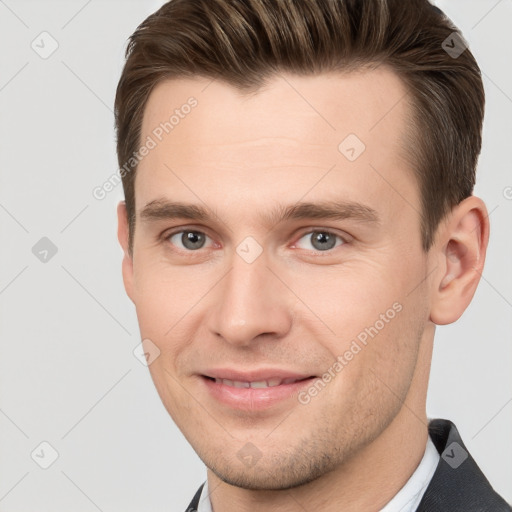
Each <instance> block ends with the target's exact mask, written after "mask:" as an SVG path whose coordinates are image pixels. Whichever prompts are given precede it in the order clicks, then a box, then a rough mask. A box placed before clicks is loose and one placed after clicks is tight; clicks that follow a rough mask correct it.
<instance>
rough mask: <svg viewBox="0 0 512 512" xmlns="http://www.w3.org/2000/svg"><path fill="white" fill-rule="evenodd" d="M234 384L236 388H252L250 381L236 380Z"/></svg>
mask: <svg viewBox="0 0 512 512" xmlns="http://www.w3.org/2000/svg"><path fill="white" fill-rule="evenodd" d="M233 386H234V387H235V388H250V387H251V384H250V382H240V381H237V380H234V381H233Z"/></svg>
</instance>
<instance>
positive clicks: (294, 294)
mask: <svg viewBox="0 0 512 512" xmlns="http://www.w3.org/2000/svg"><path fill="white" fill-rule="evenodd" d="M265 266H266V267H267V268H268V269H269V270H270V272H272V274H274V275H275V276H276V277H277V279H279V281H281V283H283V284H284V285H285V286H286V288H288V290H290V291H291V292H292V293H293V295H295V297H296V298H297V299H299V300H300V301H301V302H302V304H304V306H306V307H307V308H308V309H309V311H311V313H313V315H315V316H316V318H318V320H320V322H322V324H323V325H325V327H326V328H327V329H329V331H331V333H332V334H334V336H336V333H335V332H334V331H333V330H332V329H331V328H330V327H329V326H328V325H327V324H326V323H325V322H324V321H323V320H322V319H321V318H320V317H319V316H318V315H317V314H316V313H315V312H314V311H313V310H312V309H311V308H310V307H309V306H308V305H307V304H306V303H305V302H304V301H303V300H302V299H301V298H300V297H299V296H298V295H297V294H296V293H295V292H294V291H293V290H292V289H291V288H290V287H289V286H288V285H287V284H286V283H285V282H284V281H283V280H282V279H281V278H280V277H279V276H278V275H277V274H276V273H275V272H274V271H273V270H272V269H271V268H270V267H269V266H268V265H265Z"/></svg>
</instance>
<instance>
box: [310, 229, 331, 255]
mask: <svg viewBox="0 0 512 512" xmlns="http://www.w3.org/2000/svg"><path fill="white" fill-rule="evenodd" d="M316 244H318V245H316ZM335 244H336V237H334V236H331V235H329V234H328V233H322V232H316V233H313V246H314V247H315V249H319V250H321V251H324V250H327V249H332V248H333V247H334V245H335Z"/></svg>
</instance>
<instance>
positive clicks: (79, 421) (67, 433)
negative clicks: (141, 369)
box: [60, 368, 132, 441]
mask: <svg viewBox="0 0 512 512" xmlns="http://www.w3.org/2000/svg"><path fill="white" fill-rule="evenodd" d="M131 371H132V370H131V368H130V369H129V370H128V371H127V372H126V373H125V374H124V375H123V376H122V377H121V378H120V379H119V380H118V381H117V382H116V383H115V384H114V385H113V386H112V387H111V388H110V389H109V390H108V391H107V392H106V393H105V394H104V395H103V396H102V397H101V398H100V399H99V400H98V401H97V402H96V403H95V404H94V405H93V406H92V407H91V408H90V409H89V410H88V411H87V412H86V413H85V414H84V415H83V416H82V417H81V418H80V419H79V420H78V421H77V422H76V423H75V424H74V425H73V426H72V427H71V428H70V429H69V430H68V431H67V432H66V433H65V434H64V435H63V436H62V437H61V438H60V439H61V441H62V440H63V439H65V438H66V437H67V436H68V435H69V433H70V432H72V431H73V430H74V429H75V428H76V427H77V426H78V425H79V424H80V423H81V422H82V421H83V420H84V418H86V417H87V415H88V414H89V413H90V412H91V411H92V410H93V409H94V408H95V407H96V406H97V405H98V404H99V403H100V402H101V401H102V400H103V399H104V398H105V397H106V396H107V395H108V394H109V393H110V392H111V391H112V390H113V389H114V388H115V387H116V386H117V385H118V384H119V383H120V382H121V381H122V380H123V379H124V378H125V377H126V376H127V375H128V374H129V373H130V372H131Z"/></svg>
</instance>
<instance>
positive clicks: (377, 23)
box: [115, 0, 510, 512]
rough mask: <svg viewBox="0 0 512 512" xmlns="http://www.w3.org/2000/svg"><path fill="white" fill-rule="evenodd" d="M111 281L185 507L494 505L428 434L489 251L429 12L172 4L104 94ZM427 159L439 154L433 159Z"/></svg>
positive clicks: (497, 500)
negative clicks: (173, 436)
mask: <svg viewBox="0 0 512 512" xmlns="http://www.w3.org/2000/svg"><path fill="white" fill-rule="evenodd" d="M115 107H116V127H117V134H118V159H119V164H120V168H121V170H122V171H121V172H122V177H123V186H124V192H125V201H124V202H121V203H120V204H119V206H118V220H119V230H118V237H119V241H120V244H121V246H122V248H123V250H124V259H123V278H124V283H125V288H126V291H127V293H128V295H129V297H130V299H131V300H132V301H133V302H134V304H135V306H136V310H137V316H138V321H139V325H140V331H141V336H142V338H143V340H144V341H143V344H144V348H145V351H146V353H147V354H148V363H149V368H150V372H151V376H152V379H153V381H154V383H155V386H156V388H157V390H158V393H159V395H160V397H161V399H162V402H163V404H164V406H165V407H166V409H167V411H168V412H169V414H170V415H171V416H172V418H173V420H174V421H175V422H176V424H177V425H178V427H179V428H180V429H181V431H182V432H183V434H184V436H185V437H186V438H187V440H188V441H189V442H190V444H191V445H192V447H193V448H194V450H195V451H196V452H197V454H198V455H199V457H200V458H201V459H202V461H203V462H204V463H205V465H206V466H207V482H205V483H204V484H203V485H202V486H201V487H200V488H199V490H198V492H197V494H196V495H195V496H194V499H193V500H192V502H191V504H190V506H189V508H188V510H189V511H195V510H198V511H200V512H205V511H213V512H231V511H235V510H236V511H238V512H240V511H251V512H255V511H256V512H258V511H267V510H276V511H280V512H291V511H303V510H322V511H324V512H330V511H336V512H339V511H344V512H352V511H358V512H360V511H372V512H373V511H379V510H381V511H386V512H390V511H401V512H406V511H413V510H420V511H441V510H442V511H465V512H468V511H484V510H487V511H507V510H510V507H509V506H508V505H507V504H506V502H505V501H504V500H503V499H502V498H501V497H500V496H498V494H496V493H495V491H494V490H493V489H492V487H491V485H490V484H489V482H488V481H487V479H486V478H485V476H484V475H483V474H482V473H481V471H480V470H479V468H478V466H477V465H476V463H475V461H474V460H473V459H472V457H471V455H469V453H468V452H467V450H466V449H465V446H464V444H463V441H462V440H461V438H460V436H459V434H458V432H457V429H456V427H455V425H453V423H451V422H450V421H448V420H442V419H433V420H430V421H429V419H427V416H426V396H427V388H428V378H429V370H430V361H431V355H432V346H433V339H434V332H435V326H436V325H442V324H449V323H452V322H454V321H456V320H457V319H458V318H459V317H460V316H461V314H462V313H463V312H464V310H465V309H466V307H467V306H468V304H469V303H470V301H471V299H472V297H473V295H474V292H475V289H476V287H477V284H478V282H479V278H480V275H481V272H482V269H483V265H484V260H485V252H486V247H487V243H488V236H489V222H488V218H487V210H486V207H485V205H484V203H483V202H482V201H481V200H480V199H479V198H477V197H475V196H473V195H472V190H473V186H474V181H475V169H476V164H477V159H478V154H479V152H480V147H481V126H482V118H483V109H484V91H483V86H482V82H481V77H480V72H479V68H478V66H477V64H476V62H475V60H474V58H473V56H472V54H471V53H470V51H469V50H468V49H467V48H466V47H465V46H464V40H463V39H462V38H461V37H460V35H459V34H458V32H457V31H456V28H455V27H454V26H453V25H452V24H451V22H450V21H449V20H448V19H447V18H446V17H444V16H443V14H442V13H441V12H440V11H439V10H438V9H436V8H434V7H432V6H431V4H429V3H428V2H427V1H426V0H413V1H409V2H403V1H398V0H387V1H386V0H380V1H378V0H364V1H363V0H358V1H356V0H351V1H350V0H307V1H305V0H304V1H299V0H173V1H171V2H169V3H167V4H165V5H164V6H163V7H162V8H161V9H159V10H158V11H157V12H156V13H155V14H153V15H152V16H150V17H149V18H148V19H147V20H145V21H144V22H143V23H142V24H141V25H140V26H139V28H138V29H137V31H136V32H135V33H134V34H133V36H132V37H131V40H130V44H129V46H128V49H127V61H126V64H125V67H124V70H123V73H122V76H121V79H120V82H119V85H118V90H117V96H116V105H115ZM434 149H435V150H434Z"/></svg>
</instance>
